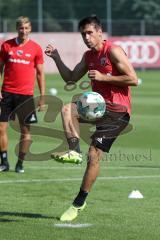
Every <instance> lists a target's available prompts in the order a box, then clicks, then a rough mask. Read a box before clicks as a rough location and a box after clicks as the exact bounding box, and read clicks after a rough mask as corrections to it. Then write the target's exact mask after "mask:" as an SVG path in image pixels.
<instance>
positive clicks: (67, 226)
mask: <svg viewBox="0 0 160 240" xmlns="http://www.w3.org/2000/svg"><path fill="white" fill-rule="evenodd" d="M54 226H55V227H60V228H86V227H91V226H93V224H91V223H77V224H72V223H57V224H56V223H55V224H54Z"/></svg>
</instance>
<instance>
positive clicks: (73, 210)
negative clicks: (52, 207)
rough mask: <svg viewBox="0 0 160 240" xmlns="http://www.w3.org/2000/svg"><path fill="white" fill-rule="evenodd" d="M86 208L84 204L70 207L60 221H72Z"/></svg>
mask: <svg viewBox="0 0 160 240" xmlns="http://www.w3.org/2000/svg"><path fill="white" fill-rule="evenodd" d="M85 207H86V202H84V204H83V205H82V206H81V207H75V206H73V205H72V206H70V207H69V208H68V209H67V210H66V211H65V212H64V213H63V214H62V216H61V217H60V221H62V222H64V221H72V220H74V219H75V218H76V217H77V216H78V214H79V212H81V211H83V209H84V208H85Z"/></svg>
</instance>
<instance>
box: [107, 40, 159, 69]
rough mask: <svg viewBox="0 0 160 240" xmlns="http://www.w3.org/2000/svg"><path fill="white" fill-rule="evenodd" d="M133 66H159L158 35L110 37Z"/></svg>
mask: <svg viewBox="0 0 160 240" xmlns="http://www.w3.org/2000/svg"><path fill="white" fill-rule="evenodd" d="M109 40H110V41H111V42H113V43H114V44H117V45H119V46H121V47H122V48H123V49H124V51H125V52H126V54H127V56H128V57H129V59H130V62H131V63H132V64H133V66H134V67H135V68H160V37H111V38H110V39H109Z"/></svg>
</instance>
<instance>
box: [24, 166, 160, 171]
mask: <svg viewBox="0 0 160 240" xmlns="http://www.w3.org/2000/svg"><path fill="white" fill-rule="evenodd" d="M83 167H85V166H78V165H77V166H76V167H64V166H62V167H36V166H32V167H31V166H30V167H27V169H35V170H53V169H55V170H58V169H59V170H62V169H63V170H72V169H73V170H81V169H83ZM159 168H160V166H159V167H152V166H148V167H145V166H144V167H143V166H137V167H136V166H133V167H132V166H128V167H109V166H108V167H107V166H101V170H103V169H156V170H157V169H159Z"/></svg>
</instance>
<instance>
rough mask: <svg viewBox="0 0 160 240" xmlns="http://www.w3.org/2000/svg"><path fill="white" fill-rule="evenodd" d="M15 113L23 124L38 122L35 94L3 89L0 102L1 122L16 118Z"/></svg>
mask: <svg viewBox="0 0 160 240" xmlns="http://www.w3.org/2000/svg"><path fill="white" fill-rule="evenodd" d="M15 115H17V117H18V119H19V122H20V123H21V124H31V123H36V122H37V116H36V111H35V104H34V100H33V96H30V95H22V94H16V93H9V92H4V91H3V92H2V100H1V102H0V122H8V121H9V120H15Z"/></svg>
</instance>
